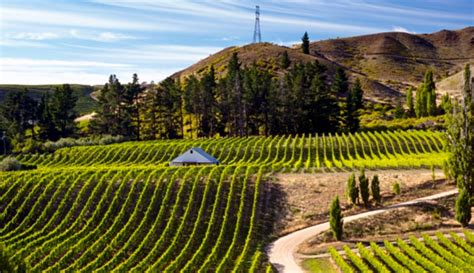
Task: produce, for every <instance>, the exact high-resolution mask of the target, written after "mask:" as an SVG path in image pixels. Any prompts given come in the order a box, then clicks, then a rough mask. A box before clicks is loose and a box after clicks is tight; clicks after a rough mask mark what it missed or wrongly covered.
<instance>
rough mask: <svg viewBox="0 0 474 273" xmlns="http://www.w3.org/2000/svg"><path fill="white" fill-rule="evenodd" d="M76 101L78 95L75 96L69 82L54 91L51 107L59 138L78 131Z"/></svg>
mask: <svg viewBox="0 0 474 273" xmlns="http://www.w3.org/2000/svg"><path fill="white" fill-rule="evenodd" d="M76 102H77V97H75V96H74V93H73V90H72V89H71V86H70V85H69V84H63V85H62V86H61V87H58V88H56V90H55V91H54V93H53V95H52V97H51V105H50V107H49V108H50V112H51V117H52V119H53V122H54V125H55V127H56V130H57V134H58V138H61V137H68V136H71V135H72V134H74V132H75V131H76V129H77V128H76V123H75V122H74V119H75V118H76V117H77V113H76V111H75V110H74V107H75V106H76ZM53 140H55V139H53Z"/></svg>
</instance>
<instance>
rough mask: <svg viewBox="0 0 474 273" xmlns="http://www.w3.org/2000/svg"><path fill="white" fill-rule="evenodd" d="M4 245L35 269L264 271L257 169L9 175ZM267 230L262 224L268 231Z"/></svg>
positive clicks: (1, 229) (2, 215)
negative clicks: (259, 245) (260, 247)
mask: <svg viewBox="0 0 474 273" xmlns="http://www.w3.org/2000/svg"><path fill="white" fill-rule="evenodd" d="M1 181H3V182H2V183H1V184H0V242H1V243H3V244H5V245H6V246H8V248H9V249H10V250H11V251H12V253H15V254H14V255H15V258H20V259H23V260H25V261H26V262H28V263H29V264H30V266H31V269H32V271H33V272H57V271H60V270H64V272H90V271H92V270H94V271H95V272H110V271H114V272H128V271H134V272H145V271H149V272H177V271H180V272H198V271H199V272H209V271H212V272H232V271H240V270H241V269H242V268H245V269H251V270H250V271H254V270H257V269H259V270H262V269H265V267H266V264H265V262H264V261H263V258H262V254H261V253H260V252H259V250H258V245H257V244H256V243H255V242H259V241H261V240H260V238H259V236H261V235H260V234H262V233H265V231H264V230H261V229H262V228H263V227H264V226H265V225H263V223H264V221H265V220H266V219H267V217H268V216H267V212H266V211H265V204H264V203H263V202H264V201H265V199H266V198H267V197H268V196H267V194H266V192H265V190H264V186H263V185H264V175H263V173H262V170H261V169H259V168H257V167H253V166H247V167H246V166H242V167H234V166H220V167H219V166H215V167H202V168H200V167H183V168H155V169H152V168H110V169H108V170H105V169H103V170H80V169H78V170H69V169H68V170H67V171H64V170H46V171H41V170H39V171H30V172H23V173H21V172H20V173H13V174H6V175H5V174H3V175H2V176H1ZM259 229H260V230H259Z"/></svg>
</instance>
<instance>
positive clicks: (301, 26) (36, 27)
mask: <svg viewBox="0 0 474 273" xmlns="http://www.w3.org/2000/svg"><path fill="white" fill-rule="evenodd" d="M255 5H259V6H260V25H261V33H262V40H263V41H265V42H271V43H275V44H279V45H286V46H290V45H292V44H295V43H298V42H299V41H300V39H301V36H302V35H303V33H304V32H305V31H307V32H308V34H309V36H310V39H311V40H312V41H315V40H324V39H329V38H336V37H348V36H356V35H362V34H370V33H377V32H387V31H401V32H410V33H431V32H435V31H439V30H442V29H452V30H454V29H461V28H464V27H467V26H473V25H474V0H457V1H456V0H425V1H417V0H400V1H389V0H360V1H356V0H331V1H322V0H292V1H289V0H282V1H277V0H266V1H264V0H262V1H250V0H240V1H238V0H225V1H224V0H223V1H212V0H201V1H184V0H167V1H163V0H88V1H87V0H84V1H79V0H27V1H24V0H18V1H12V0H0V83H1V84H56V83H79V84H91V85H93V84H103V83H105V82H106V81H107V80H108V76H109V75H110V74H116V75H117V77H118V78H119V79H120V81H121V82H122V83H126V82H129V81H131V78H132V75H133V73H137V74H138V77H139V79H140V81H146V82H151V81H155V82H159V81H160V80H163V79H164V78H166V77H167V76H170V75H171V74H173V73H174V72H176V71H179V70H181V69H184V68H186V67H187V66H189V65H191V64H193V63H195V62H197V61H199V60H201V59H203V58H206V57H207V56H209V55H210V54H213V53H216V52H218V51H220V50H222V49H223V48H226V47H229V46H234V45H237V46H239V45H245V44H248V43H250V42H252V38H253V30H254V23H255Z"/></svg>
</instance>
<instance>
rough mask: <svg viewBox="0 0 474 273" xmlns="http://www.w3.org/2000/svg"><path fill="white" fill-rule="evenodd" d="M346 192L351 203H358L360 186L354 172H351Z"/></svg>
mask: <svg viewBox="0 0 474 273" xmlns="http://www.w3.org/2000/svg"><path fill="white" fill-rule="evenodd" d="M346 194H347V197H348V198H349V201H350V202H351V204H353V205H355V204H356V203H357V199H358V198H359V188H358V187H357V182H356V178H355V175H354V174H351V176H349V179H348V180H347V187H346Z"/></svg>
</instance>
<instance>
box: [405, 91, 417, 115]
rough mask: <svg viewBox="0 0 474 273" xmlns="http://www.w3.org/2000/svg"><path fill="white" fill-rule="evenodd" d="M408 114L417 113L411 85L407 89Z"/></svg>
mask: <svg viewBox="0 0 474 273" xmlns="http://www.w3.org/2000/svg"><path fill="white" fill-rule="evenodd" d="M407 109H408V110H407V116H408V117H413V116H414V115H415V105H414V104H413V88H412V87H411V86H410V87H409V88H408V91H407Z"/></svg>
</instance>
